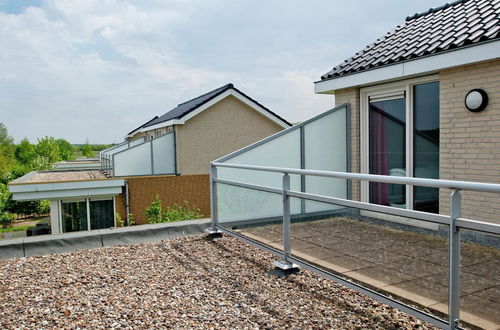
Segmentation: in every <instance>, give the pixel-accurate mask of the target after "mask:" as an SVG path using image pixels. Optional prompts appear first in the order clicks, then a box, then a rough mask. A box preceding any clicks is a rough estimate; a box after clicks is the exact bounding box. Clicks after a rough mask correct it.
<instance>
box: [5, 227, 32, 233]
mask: <svg viewBox="0 0 500 330" xmlns="http://www.w3.org/2000/svg"><path fill="white" fill-rule="evenodd" d="M33 227H36V226H19V227H9V228H0V233H7V232H11V231H21V230H26V229H28V228H33Z"/></svg>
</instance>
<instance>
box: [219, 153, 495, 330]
mask: <svg viewBox="0 0 500 330" xmlns="http://www.w3.org/2000/svg"><path fill="white" fill-rule="evenodd" d="M211 166H212V169H211V182H212V183H211V185H212V193H211V199H212V207H213V208H214V209H215V210H214V211H215V212H213V213H212V214H213V216H212V230H213V231H223V232H226V233H228V234H230V235H232V236H235V237H237V238H240V239H242V240H244V241H247V242H248V243H250V244H253V245H255V246H257V247H259V248H262V249H264V250H266V251H267V252H270V253H272V254H275V255H278V256H281V257H282V263H288V264H290V265H293V263H295V264H297V265H299V266H301V267H303V268H305V269H309V270H311V271H313V272H315V273H318V274H320V275H322V276H324V277H326V278H329V279H331V280H333V281H335V282H337V283H340V284H343V285H345V286H347V287H349V288H351V289H354V290H356V291H358V292H361V293H364V294H366V295H368V296H369V297H372V298H374V299H377V300H379V301H381V302H383V303H386V304H388V305H390V306H393V307H396V308H398V309H400V310H402V311H404V312H407V313H409V314H411V315H414V316H416V317H419V318H421V319H422V320H424V321H428V322H431V323H433V324H435V325H437V326H439V327H442V328H447V329H456V328H458V327H459V322H460V315H459V314H460V307H459V306H460V230H461V229H468V230H473V231H477V232H482V233H486V234H492V235H500V224H494V223H489V222H485V221H477V220H471V219H464V218H461V209H462V202H461V201H462V197H461V193H460V190H470V191H478V192H488V193H500V184H491V183H479V182H465V181H453V180H438V179H425V178H413V177H400V176H385V175H374V174H361V173H347V172H333V171H321V170H305V169H295V168H280V167H270V166H256V165H240V164H230V163H218V162H214V163H212V164H211ZM218 167H224V168H233V169H241V170H253V171H264V172H274V173H281V174H283V182H282V186H281V188H275V187H270V186H265V185H258V184H251V183H246V182H240V181H233V180H227V179H219V178H218V175H217V168H218ZM290 174H296V175H300V176H301V177H302V178H303V177H305V176H307V175H310V176H319V177H328V178H336V179H347V180H360V181H373V182H383V183H390V184H401V185H410V186H423V187H432V188H442V189H450V190H451V195H450V215H441V214H434V213H428V212H420V211H415V210H409V209H403V208H397V207H393V206H384V205H377V204H371V203H365V202H359V201H353V200H349V199H344V198H337V197H330V196H323V195H318V194H312V193H307V192H303V191H294V190H291V189H290V180H289V175H290ZM217 183H219V184H226V185H232V186H236V187H240V188H246V189H252V190H257V191H263V192H267V193H272V194H279V195H282V196H283V201H284V203H283V213H282V221H283V251H279V250H278V249H275V248H271V247H268V246H266V245H265V244H262V243H260V242H257V241H254V240H252V239H250V238H248V237H245V236H243V235H241V234H239V233H235V232H234V231H231V230H228V229H225V228H223V227H222V226H221V225H219V223H218V212H217V211H218V210H217V207H218V202H217V194H216V191H217ZM290 197H294V198H298V199H301V200H311V201H316V202H321V203H327V204H333V205H338V206H343V207H347V208H353V209H358V210H366V211H373V212H379V213H385V214H390V215H395V216H401V217H406V218H413V219H418V220H421V221H426V222H431V223H437V224H440V225H445V226H447V227H448V229H449V230H448V251H449V256H448V262H449V265H448V274H449V275H448V276H449V278H448V288H449V291H448V294H449V297H448V317H447V318H448V320H447V321H444V320H441V319H439V318H437V317H435V316H433V315H430V314H428V313H426V312H424V311H422V310H418V309H417V308H415V307H412V306H409V305H406V304H405V303H403V302H400V301H397V300H395V299H393V298H391V297H388V296H386V295H384V294H383V293H380V292H377V291H374V290H371V289H368V288H366V287H364V286H362V285H360V284H358V283H354V282H351V281H349V280H346V279H344V278H342V277H339V276H337V275H336V274H332V273H331V272H328V271H326V270H324V269H321V268H319V267H317V266H315V265H312V264H309V263H307V262H306V261H304V260H302V259H299V258H297V257H295V256H293V254H291V253H290V239H291V237H290V232H289V228H288V227H289V225H290V218H291V216H290V203H289V198H290ZM302 212H303V211H302ZM276 218H278V217H276ZM240 222H241V221H239V222H238V221H236V222H231V223H240ZM243 222H244V221H243ZM254 222H255V219H254V220H252V223H254ZM278 264H279V263H278Z"/></svg>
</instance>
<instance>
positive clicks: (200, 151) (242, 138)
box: [175, 96, 283, 175]
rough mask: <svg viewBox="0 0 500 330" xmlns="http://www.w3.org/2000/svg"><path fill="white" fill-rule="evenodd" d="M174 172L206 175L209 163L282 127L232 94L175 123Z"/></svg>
mask: <svg viewBox="0 0 500 330" xmlns="http://www.w3.org/2000/svg"><path fill="white" fill-rule="evenodd" d="M175 129H176V142H177V145H176V150H177V171H178V172H179V173H180V174H181V175H186V174H208V172H209V167H210V162H211V161H212V160H215V159H217V158H219V157H222V156H224V155H226V154H228V153H230V152H232V151H235V150H237V149H240V148H243V147H245V146H247V145H249V144H251V143H253V142H256V141H258V140H261V139H263V138H265V137H267V136H269V135H271V134H274V133H276V132H278V131H280V130H282V129H283V128H282V127H281V126H279V125H277V124H276V123H274V122H273V121H271V120H270V119H268V118H266V117H264V116H263V115H261V114H260V113H258V112H257V111H255V110H254V109H252V108H250V107H249V106H247V105H246V104H244V103H243V102H241V101H239V100H238V99H237V98H235V97H233V96H228V97H226V98H225V99H223V100H221V101H220V102H217V103H216V104H214V105H213V106H212V107H210V108H208V109H206V110H205V111H203V112H201V113H200V114H198V115H196V116H194V117H193V118H191V119H189V120H188V121H187V122H186V124H184V125H177V126H176V127H175Z"/></svg>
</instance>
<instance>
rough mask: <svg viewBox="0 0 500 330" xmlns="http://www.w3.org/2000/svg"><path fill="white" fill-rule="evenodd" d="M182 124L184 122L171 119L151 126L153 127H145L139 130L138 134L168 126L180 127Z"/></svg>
mask: <svg viewBox="0 0 500 330" xmlns="http://www.w3.org/2000/svg"><path fill="white" fill-rule="evenodd" d="M182 124H184V120H179V119H171V120H168V121H164V122H161V123H158V124H156V125H153V126H147V127H144V128H141V129H140V130H139V132H140V133H142V132H149V131H152V130H155V129H159V128H163V127H168V126H172V125H182Z"/></svg>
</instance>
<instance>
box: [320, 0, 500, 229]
mask: <svg viewBox="0 0 500 330" xmlns="http://www.w3.org/2000/svg"><path fill="white" fill-rule="evenodd" d="M499 56H500V3H499V2H498V1H490V0H460V1H455V2H453V3H449V4H446V5H444V6H441V7H438V8H433V9H430V10H429V11H427V12H424V13H419V14H415V15H413V16H409V17H407V18H406V20H405V22H404V23H402V24H401V25H399V26H397V27H396V28H395V29H394V30H392V31H390V32H388V33H387V34H385V35H384V36H381V37H380V38H379V39H377V40H376V41H375V42H373V43H372V44H370V45H368V46H366V47H365V48H363V49H362V50H361V51H359V52H357V53H356V54H354V55H353V56H352V57H350V58H348V59H346V60H345V61H344V62H342V63H340V64H339V65H337V66H335V67H334V68H333V69H332V70H330V71H329V72H327V73H325V74H324V75H323V76H321V80H320V81H317V82H316V83H315V91H316V93H319V94H330V95H335V103H336V105H340V104H345V103H347V104H349V105H350V109H351V113H350V143H349V145H350V152H349V154H350V164H351V171H352V172H361V173H371V174H382V175H396V176H409V177H422V178H436V179H437V178H439V179H451V180H463V181H478V182H489V183H499V182H500V149H499V148H498V145H499V143H500V59H499ZM352 197H353V199H355V200H360V201H364V202H371V203H376V204H382V205H391V206H398V207H406V208H409V209H414V210H420V211H427V212H434V213H438V212H439V213H442V214H448V213H449V194H448V192H446V191H441V192H439V191H438V190H437V189H434V188H425V187H415V188H413V187H411V186H398V185H389V184H385V183H370V184H368V183H362V184H359V183H353V186H352ZM495 198H496V196H495V195H494V194H486V193H473V192H467V193H465V195H464V204H465V205H466V207H464V214H463V216H464V217H470V218H473V219H481V220H487V221H499V220H498V219H499V215H500V205H499V204H498V203H497V202H496V199H495Z"/></svg>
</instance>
